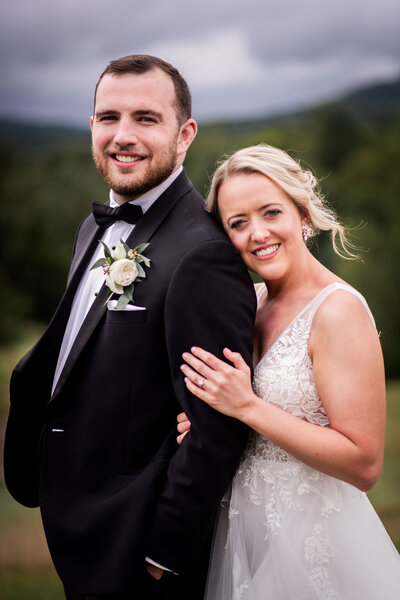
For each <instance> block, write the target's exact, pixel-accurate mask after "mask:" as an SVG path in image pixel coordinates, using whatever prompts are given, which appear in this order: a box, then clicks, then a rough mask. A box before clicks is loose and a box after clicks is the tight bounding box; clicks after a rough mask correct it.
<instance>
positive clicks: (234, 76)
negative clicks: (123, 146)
mask: <svg viewBox="0 0 400 600" xmlns="http://www.w3.org/2000/svg"><path fill="white" fill-rule="evenodd" d="M1 16H2V18H1V24H0V32H1V36H0V49H1V56H2V61H1V65H0V74H1V80H2V82H3V85H2V86H1V91H0V117H1V118H2V119H4V118H9V119H17V120H20V121H30V122H38V123H48V124H56V125H61V126H63V125H72V126H77V127H86V126H87V124H88V119H89V116H90V114H91V111H92V99H93V90H94V87H95V84H96V81H97V79H98V76H99V75H100V73H101V72H102V71H103V69H104V67H105V66H106V64H107V63H108V62H109V60H111V59H113V58H117V57H119V56H124V55H126V54H131V53H141V54H154V55H157V56H160V57H161V58H164V59H165V60H167V61H169V62H172V63H173V64H174V65H175V66H176V67H177V68H178V69H179V70H180V71H181V73H182V74H183V76H184V77H185V78H186V79H187V81H188V83H189V85H190V87H191V90H192V94H193V114H194V117H195V118H197V119H198V120H199V121H202V122H204V121H214V120H220V119H223V120H231V119H251V118H256V117H264V116H272V115H274V114H284V113H286V112H290V111H295V110H299V109H302V108H305V107H308V106H311V105H314V104H318V103H320V102H324V101H326V100H330V99H335V98H338V97H341V96H343V95H346V94H347V93H349V92H352V91H353V90H356V89H359V88H360V87H365V86H368V85H372V84H375V83H381V82H385V81H390V80H394V79H395V78H396V77H399V75H400V35H399V26H398V24H399V23H400V3H399V2H398V1H397V0H381V2H380V3H379V4H377V3H374V4H372V5H371V6H367V5H366V3H365V2H362V1H361V0H353V2H351V3H349V4H347V2H346V1H345V0H337V1H336V2H335V4H334V5H333V3H329V2H328V1H327V0H326V1H325V2H323V1H322V0H303V2H302V3H301V5H299V3H298V2H295V0H279V1H278V0H276V1H271V0H247V2H246V3H243V2H242V1H239V0H225V1H224V2H223V4H221V5H219V4H217V2H216V1H215V0H202V3H201V5H199V4H198V3H197V2H195V1H192V2H190V0H186V1H185V0H169V1H168V2H167V1H164V2H162V3H160V0H159V1H157V0H147V3H146V5H143V4H141V3H139V2H137V1H136V0H120V2H119V3H118V7H117V8H116V7H115V6H114V7H112V6H111V7H110V5H109V3H108V2H106V0H86V2H85V4H82V3H81V2H80V0H69V1H68V3H63V4H58V5H57V3H56V2H54V0H53V1H51V0H38V1H37V2H35V3H32V2H31V1H30V0H18V1H15V0H5V1H3V5H2V12H1Z"/></svg>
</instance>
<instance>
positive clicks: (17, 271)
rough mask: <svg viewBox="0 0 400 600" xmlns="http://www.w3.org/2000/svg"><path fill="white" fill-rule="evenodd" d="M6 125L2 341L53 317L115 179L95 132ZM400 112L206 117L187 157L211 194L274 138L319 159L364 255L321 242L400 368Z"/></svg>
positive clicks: (2, 147)
mask: <svg viewBox="0 0 400 600" xmlns="http://www.w3.org/2000/svg"><path fill="white" fill-rule="evenodd" d="M12 129H13V128H12V126H9V127H8V131H7V133H4V132H3V134H1V132H0V159H1V160H0V203H1V207H0V231H1V236H0V240H1V242H0V243H1V259H2V260H1V262H0V345H1V344H3V345H4V344H6V343H7V342H8V341H10V340H11V339H12V338H15V337H16V336H18V335H19V334H20V333H21V331H23V328H24V325H25V324H26V322H27V321H28V320H31V321H32V320H33V321H37V322H43V323H44V322H47V321H48V320H49V318H50V317H51V314H52V312H53V311H54V309H55V308H56V306H57V302H58V300H59V298H60V296H61V294H62V292H63V289H64V286H65V280H66V275H67V271H68V265H69V261H70V256H71V249H72V243H73V238H74V232H75V229H76V227H77V225H78V224H79V222H80V221H81V220H82V219H83V218H84V217H85V216H86V215H87V213H88V212H89V211H90V207H91V202H92V200H98V201H104V200H106V199H107V196H108V190H107V187H106V185H105V184H104V182H103V180H102V178H101V177H100V175H98V173H97V171H96V169H95V167H94V165H93V162H92V158H91V154H90V137H89V134H88V133H82V134H80V135H76V136H71V135H67V134H66V133H65V132H64V133H63V132H62V131H59V132H57V135H55V134H54V132H53V135H52V136H48V137H47V138H46V136H45V135H44V136H42V137H40V138H39V137H38V136H37V135H36V136H35V135H33V133H32V131H31V130H29V128H27V129H26V132H25V135H24V131H23V128H22V130H21V129H19V135H18V136H17V135H13V130H12ZM399 139H400V116H399V113H397V115H396V111H393V112H392V113H391V114H390V115H386V116H384V117H382V115H381V116H380V117H379V118H378V117H371V116H368V115H367V116H366V115H363V114H362V113H360V112H359V111H355V110H352V109H351V108H349V106H348V105H347V104H344V103H343V104H341V103H333V104H327V105H324V106H321V107H319V108H316V109H314V110H310V111H307V112H305V113H302V114H301V115H293V116H288V117H285V118H280V119H273V120H259V121H248V122H242V123H211V124H203V125H200V130H199V134H198V137H197V139H196V140H195V142H194V144H193V145H192V147H191V149H190V151H189V153H188V156H187V159H186V162H185V166H186V169H187V172H188V175H189V177H190V178H191V179H192V181H193V183H194V184H195V186H196V187H197V188H198V189H199V191H201V192H202V193H203V194H205V193H206V192H207V187H208V185H209V180H210V176H211V175H212V172H213V170H214V168H215V165H216V163H217V161H218V160H219V159H220V158H221V157H222V156H224V155H226V154H227V153H230V152H231V151H233V150H236V149H238V148H241V147H244V146H247V145H252V144H257V143H260V142H266V143H269V144H272V145H275V146H278V147H280V148H283V149H284V150H287V151H289V153H290V154H291V155H292V156H293V157H295V158H296V159H298V160H300V162H301V163H302V165H303V166H305V167H308V168H311V170H312V171H313V172H314V173H315V175H316V176H317V178H318V179H319V181H320V183H321V188H322V190H323V193H324V194H325V196H326V198H327V200H328V202H329V204H330V205H331V206H332V207H333V208H335V209H336V210H337V212H338V213H339V216H340V217H341V219H342V221H343V223H344V224H345V225H346V226H348V227H349V228H350V230H351V235H352V239H353V242H354V243H355V244H356V245H357V246H359V247H360V248H361V249H362V250H361V253H360V254H361V256H362V262H361V261H348V260H343V259H341V258H339V257H337V256H335V255H334V254H333V252H332V250H331V247H330V242H329V239H328V238H327V237H326V236H325V235H322V234H321V235H320V236H318V238H317V239H316V241H315V243H314V246H313V252H314V253H315V254H316V256H317V257H318V258H319V259H320V260H321V261H322V262H323V263H324V264H326V265H327V266H328V267H329V268H331V269H333V270H334V271H335V272H336V273H337V274H338V275H339V276H341V277H343V278H344V279H346V280H347V281H348V282H349V283H351V284H352V285H354V286H355V287H356V288H357V289H359V290H360V291H361V293H363V294H364V295H365V296H366V298H367V300H368V302H369V304H370V306H371V309H372V311H373V313H374V315H375V318H376V322H377V328H378V330H379V331H380V332H381V341H382V345H383V348H384V353H385V359H386V366H387V373H388V375H389V376H397V377H398V376H399V375H400V349H399V343H398V340H399V339H400V322H399V309H398V306H399V304H400V290H399V276H398V264H397V262H398V259H399V257H400V205H399V197H400V170H399V168H398V165H399V162H400V147H399V143H398V140H399Z"/></svg>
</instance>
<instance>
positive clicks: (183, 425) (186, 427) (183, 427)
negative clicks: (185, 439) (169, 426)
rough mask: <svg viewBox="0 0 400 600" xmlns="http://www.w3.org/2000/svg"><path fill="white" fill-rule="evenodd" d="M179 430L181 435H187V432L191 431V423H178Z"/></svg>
mask: <svg viewBox="0 0 400 600" xmlns="http://www.w3.org/2000/svg"><path fill="white" fill-rule="evenodd" d="M176 428H177V430H178V431H179V433H185V431H189V430H190V421H183V422H182V423H178V425H177V427H176Z"/></svg>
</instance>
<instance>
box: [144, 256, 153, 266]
mask: <svg viewBox="0 0 400 600" xmlns="http://www.w3.org/2000/svg"><path fill="white" fill-rule="evenodd" d="M143 262H144V264H145V265H146V267H150V266H151V264H150V263H151V260H150V259H149V258H145V257H143Z"/></svg>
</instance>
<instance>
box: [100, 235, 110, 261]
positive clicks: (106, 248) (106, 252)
mask: <svg viewBox="0 0 400 600" xmlns="http://www.w3.org/2000/svg"><path fill="white" fill-rule="evenodd" d="M100 241H101V243H102V244H103V247H104V256H105V257H106V258H111V259H112V255H111V252H110V250H109V248H108V246H107V244H105V243H104V242H103V240H100Z"/></svg>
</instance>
